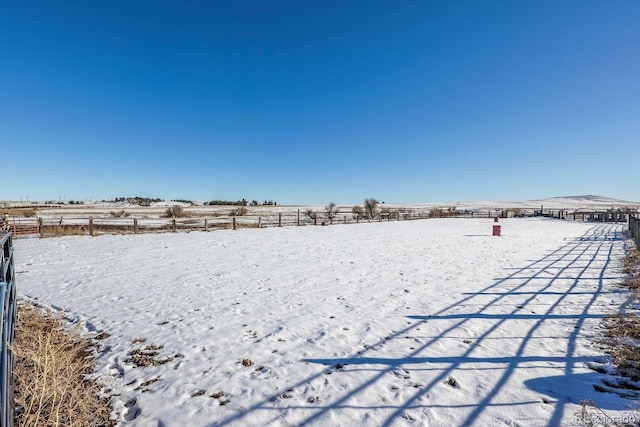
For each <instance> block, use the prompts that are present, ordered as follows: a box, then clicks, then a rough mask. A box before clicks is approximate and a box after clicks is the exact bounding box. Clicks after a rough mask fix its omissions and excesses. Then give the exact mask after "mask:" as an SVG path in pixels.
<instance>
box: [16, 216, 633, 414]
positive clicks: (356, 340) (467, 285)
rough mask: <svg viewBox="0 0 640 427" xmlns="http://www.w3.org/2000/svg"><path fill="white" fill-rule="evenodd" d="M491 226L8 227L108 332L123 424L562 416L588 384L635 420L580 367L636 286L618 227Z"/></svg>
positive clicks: (25, 268)
mask: <svg viewBox="0 0 640 427" xmlns="http://www.w3.org/2000/svg"><path fill="white" fill-rule="evenodd" d="M500 224H501V226H502V234H503V235H502V237H493V236H491V229H492V226H493V222H492V221H491V220H489V219H475V220H471V219H442V220H435V219H433V220H423V221H410V222H388V223H371V224H368V223H364V224H358V225H349V226H345V225H336V226H331V227H290V228H287V227H285V228H269V229H262V230H258V229H242V230H238V231H232V230H228V231H216V232H211V233H204V232H192V233H175V234H174V233H172V234H144V235H127V236H122V235H117V236H111V235H105V236H100V237H94V238H92V237H61V238H52V239H42V240H37V239H26V240H17V241H16V242H15V246H16V252H15V258H16V268H17V284H18V289H19V292H20V294H21V295H22V297H23V298H24V299H30V300H32V301H34V302H36V303H37V304H40V305H42V306H46V307H51V308H53V309H55V310H65V311H66V312H67V316H68V317H69V318H70V319H72V320H73V321H76V322H80V323H81V324H82V325H84V327H85V328H86V329H87V331H88V332H92V333H94V334H98V333H106V334H103V335H102V336H101V338H103V339H102V340H100V343H101V344H102V351H101V353H100V355H99V358H98V375H99V377H100V380H101V381H102V382H104V383H105V384H106V386H107V387H108V388H109V389H110V390H111V391H110V392H111V393H112V394H114V398H113V402H114V404H113V407H114V416H116V417H117V419H118V420H120V423H121V424H122V425H134V426H231V425H233V426H244V425H253V426H261V425H274V426H287V425H303V424H304V425H319V426H337V425H343V426H347V425H368V426H380V425H383V426H384V425H394V426H395V425H420V426H422V425H433V426H452V425H459V426H468V425H481V426H499V425H521V426H546V425H567V426H570V425H583V424H582V423H581V422H580V419H579V417H580V410H581V405H580V402H581V401H583V400H592V401H593V402H594V403H595V404H596V405H598V406H599V407H600V408H601V409H602V410H603V411H605V413H606V414H608V415H609V416H611V417H612V418H613V417H619V418H620V417H627V419H628V418H629V417H634V416H636V417H637V415H635V414H636V413H635V412H634V411H633V410H634V409H636V408H635V407H634V406H633V405H634V402H633V401H632V400H629V399H624V398H621V397H619V396H618V395H617V394H614V393H602V392H598V391H596V390H595V389H594V387H593V385H594V384H601V381H602V379H603V378H605V376H604V375H603V374H600V373H598V372H596V371H594V370H592V369H590V368H589V366H590V365H593V364H598V363H601V362H603V361H604V359H603V350H602V349H600V348H599V347H598V346H597V345H595V344H594V342H593V338H594V336H597V334H598V333H599V329H598V325H599V322H600V320H601V318H602V316H603V315H604V314H607V313H613V312H616V311H618V310H619V308H620V306H621V305H622V304H623V303H624V302H625V301H626V298H627V293H626V292H625V291H622V290H620V289H619V288H617V287H616V286H615V284H616V283H617V282H619V281H620V264H619V260H620V258H621V257H622V256H623V254H624V245H625V241H624V236H623V231H624V228H625V226H624V225H616V224H606V225H603V224H588V223H574V222H562V221H557V220H546V219H512V220H502V221H501V223H500ZM107 334H109V336H106V335H107ZM105 337H106V338H105ZM138 365H140V366H138ZM145 365H148V366H145ZM636 419H638V418H636Z"/></svg>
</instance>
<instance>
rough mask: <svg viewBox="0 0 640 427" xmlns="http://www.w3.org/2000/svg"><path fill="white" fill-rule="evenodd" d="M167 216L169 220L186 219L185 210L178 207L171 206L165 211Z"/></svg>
mask: <svg viewBox="0 0 640 427" xmlns="http://www.w3.org/2000/svg"><path fill="white" fill-rule="evenodd" d="M165 216H167V217H169V218H183V217H185V213H184V209H183V208H182V206H178V205H175V206H171V207H170V208H167V210H166V211H165Z"/></svg>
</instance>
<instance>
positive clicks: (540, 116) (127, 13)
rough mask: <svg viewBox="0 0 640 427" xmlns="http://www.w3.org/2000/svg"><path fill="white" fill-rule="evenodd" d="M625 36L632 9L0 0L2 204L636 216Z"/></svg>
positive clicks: (631, 57) (638, 54)
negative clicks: (353, 207) (589, 208)
mask: <svg viewBox="0 0 640 427" xmlns="http://www.w3.org/2000/svg"><path fill="white" fill-rule="evenodd" d="M638 22H640V2H639V1H637V0H628V1H617V0H616V1H589V0H579V1H578V0H576V1H535V2H533V1H515V0H508V1H488V2H480V1H438V2H435V1H403V2H391V1H375V0H374V1H344V2H337V1H335V2H334V1H322V2H321V1H293V0H292V1H268V2H267V1H229V2H216V1H198V2H174V1H148V2H147V1H133V2H132V1H108V2H105V1H86V0H85V1H65V2H58V1H29V0H26V1H15V2H8V1H5V2H2V3H0V148H1V149H2V152H3V153H4V157H5V159H6V161H5V162H4V169H5V173H6V174H5V185H3V187H2V188H3V189H2V190H1V191H0V199H2V200H7V199H12V200H20V199H23V200H26V199H27V198H28V199H29V200H45V199H57V198H58V197H65V198H66V199H68V200H69V199H73V200H78V199H79V200H85V199H93V200H101V199H112V198H114V197H118V196H136V195H139V196H146V197H159V198H163V199H167V200H170V199H191V200H199V201H207V200H212V199H232V200H236V199H240V198H246V199H249V200H252V199H257V200H261V201H262V200H265V199H270V200H276V201H278V202H279V203H280V204H285V203H287V204H288V203H291V204H295V203H328V202H330V201H334V202H336V203H360V202H362V200H363V199H364V198H368V197H375V198H377V199H378V200H383V201H386V202H429V201H451V202H455V201H472V200H526V199H534V198H544V197H553V196H567V195H580V194H599V195H604V196H611V197H617V198H622V199H627V200H634V201H637V200H640V187H639V186H638V183H637V179H634V178H637V170H638V166H639V165H640V25H639V24H638ZM7 180H8V182H7Z"/></svg>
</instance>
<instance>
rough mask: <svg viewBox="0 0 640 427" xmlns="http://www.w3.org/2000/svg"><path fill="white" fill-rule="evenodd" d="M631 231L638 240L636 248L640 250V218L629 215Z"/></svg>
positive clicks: (632, 235) (634, 238)
mask: <svg viewBox="0 0 640 427" xmlns="http://www.w3.org/2000/svg"><path fill="white" fill-rule="evenodd" d="M629 232H630V233H631V237H632V238H633V240H635V242H636V248H638V250H640V218H636V217H634V216H633V215H629Z"/></svg>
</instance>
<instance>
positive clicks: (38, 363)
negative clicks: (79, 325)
mask: <svg viewBox="0 0 640 427" xmlns="http://www.w3.org/2000/svg"><path fill="white" fill-rule="evenodd" d="M14 351H15V356H16V361H15V364H16V366H15V403H16V405H17V407H18V408H19V409H18V410H17V411H16V423H15V425H16V426H69V427H80V426H82V427H85V426H87V427H89V426H113V425H115V423H114V422H113V421H111V420H109V413H110V412H111V408H110V407H109V405H108V403H109V402H108V399H107V398H105V397H99V393H100V386H99V385H98V384H96V383H95V381H93V380H91V379H88V375H90V374H92V373H93V372H94V359H93V357H92V356H91V353H92V348H91V344H90V343H89V342H88V341H87V340H85V339H83V338H82V337H81V336H80V335H79V333H78V331H77V330H75V331H71V332H69V331H66V330H65V329H64V327H63V322H62V318H61V317H60V316H53V315H51V314H50V313H43V312H42V311H41V310H39V309H37V308H34V307H32V306H30V305H26V304H22V305H20V306H19V309H18V323H17V326H16V344H15V348H14Z"/></svg>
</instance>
